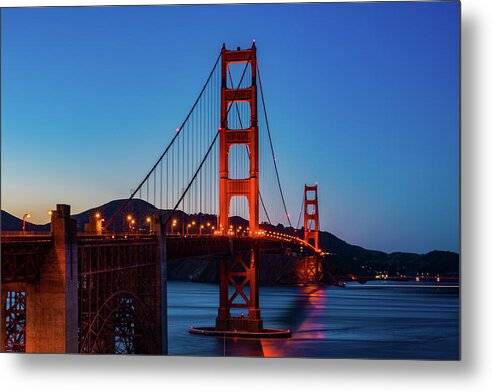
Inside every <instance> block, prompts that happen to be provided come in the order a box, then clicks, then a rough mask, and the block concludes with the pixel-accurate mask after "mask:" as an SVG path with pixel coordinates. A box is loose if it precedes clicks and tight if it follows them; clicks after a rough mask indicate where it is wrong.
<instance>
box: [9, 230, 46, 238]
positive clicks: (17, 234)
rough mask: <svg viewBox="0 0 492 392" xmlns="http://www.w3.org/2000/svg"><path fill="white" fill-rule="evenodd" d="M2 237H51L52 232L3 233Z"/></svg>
mask: <svg viewBox="0 0 492 392" xmlns="http://www.w3.org/2000/svg"><path fill="white" fill-rule="evenodd" d="M0 235H1V236H2V237H4V236H6V237H7V236H10V237H15V236H23V237H28V236H50V235H51V232H49V231H1V232H0Z"/></svg>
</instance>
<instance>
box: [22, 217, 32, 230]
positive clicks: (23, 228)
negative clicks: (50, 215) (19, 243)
mask: <svg viewBox="0 0 492 392" xmlns="http://www.w3.org/2000/svg"><path fill="white" fill-rule="evenodd" d="M30 217H31V213H30V212H28V213H27V214H24V216H23V217H22V231H26V221H27V219H29V218H30Z"/></svg>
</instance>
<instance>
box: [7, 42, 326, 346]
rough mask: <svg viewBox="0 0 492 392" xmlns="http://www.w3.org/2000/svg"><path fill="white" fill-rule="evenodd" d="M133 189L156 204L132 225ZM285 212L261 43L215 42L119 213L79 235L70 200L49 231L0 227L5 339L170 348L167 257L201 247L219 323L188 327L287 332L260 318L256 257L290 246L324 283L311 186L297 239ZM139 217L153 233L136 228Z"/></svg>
mask: <svg viewBox="0 0 492 392" xmlns="http://www.w3.org/2000/svg"><path fill="white" fill-rule="evenodd" d="M258 93H259V94H258ZM258 95H259V96H260V100H259V101H258ZM258 106H260V110H258ZM259 124H263V125H264V128H265V130H266V132H263V133H260V132H259V128H260V127H259ZM263 125H262V127H263ZM263 134H264V135H265V136H266V138H265V139H266V140H263V138H262V137H261V135H263ZM260 168H261V170H260ZM272 179H273V181H272ZM275 192H278V193H277V195H278V198H279V200H277V202H273V203H270V204H269V201H270V200H268V199H267V197H266V196H267V195H268V196H271V195H273V194H274V193H275ZM132 199H140V200H145V201H146V202H148V203H150V204H152V205H153V206H155V207H156V208H158V210H157V211H158V213H155V214H153V215H152V216H147V217H145V222H137V221H136V220H135V219H134V217H133V215H132V211H131V208H130V206H131V202H132ZM272 206H273V210H274V213H273V214H272V209H271V207H272ZM279 206H280V207H279ZM281 215H284V218H285V222H286V225H287V226H288V228H292V223H291V220H290V215H289V214H288V212H287V207H286V203H285V198H284V192H283V189H282V185H281V181H280V176H279V172H278V167H277V161H276V157H275V150H274V144H273V140H272V136H271V131H270V123H269V121H268V114H267V106H266V100H265V96H264V93H263V85H262V80H261V73H260V67H259V64H258V62H257V49H256V45H255V43H254V42H253V44H252V46H251V47H250V48H248V49H240V48H237V49H235V50H228V49H226V47H225V45H223V46H222V49H221V51H220V53H219V55H218V56H217V59H216V60H215V62H214V65H213V67H212V69H211V71H210V73H209V75H208V77H207V79H206V80H205V83H204V84H203V86H202V88H201V90H200V92H199V94H198V96H197V98H196V99H195V101H194V102H193V105H192V106H191V109H190V110H189V112H188V114H187V115H186V116H185V118H184V120H183V122H182V123H181V125H180V126H179V127H178V128H177V129H176V133H175V134H174V136H173V137H172V139H171V141H170V142H169V144H168V145H167V146H166V147H165V149H164V150H163V152H162V154H161V155H160V156H159V157H158V159H157V160H156V162H155V163H154V164H153V165H152V166H151V168H150V170H149V171H148V172H147V173H146V174H145V176H144V177H143V178H142V180H141V181H140V182H139V183H138V185H137V187H136V188H135V189H134V190H133V191H132V192H131V195H130V196H129V198H128V199H126V200H125V201H124V202H123V203H121V204H120V206H119V208H118V209H117V211H116V212H114V213H112V214H111V216H107V217H106V216H103V214H102V213H101V212H97V213H95V214H93V215H92V216H91V217H90V218H89V223H88V224H87V225H86V228H85V230H84V232H79V231H77V226H76V223H75V221H74V220H73V219H72V218H71V216H70V206H69V205H65V204H59V205H57V208H56V209H55V210H53V211H52V213H51V231H50V232H47V233H36V234H33V233H26V232H20V233H6V232H3V233H2V251H1V252H2V261H1V268H2V269H1V272H2V292H1V294H2V308H1V311H2V314H1V323H0V328H1V329H0V332H1V339H0V349H1V351H21V352H22V351H26V352H70V353H72V352H80V353H148V354H167V322H168V321H167V288H166V287H167V286H166V285H167V265H166V263H167V261H168V260H173V259H180V260H182V262H186V258H190V257H194V256H198V255H200V256H203V255H210V256H213V257H215V258H216V259H217V262H218V266H219V282H218V283H219V306H218V311H217V317H216V320H215V323H213V321H212V320H211V324H214V325H210V326H195V327H192V328H191V329H190V332H191V333H194V334H201V335H213V336H241V337H256V338H261V337H269V338H275V337H278V338H288V337H290V334H291V332H290V331H289V330H282V329H272V328H267V327H265V326H264V325H263V321H262V317H261V311H260V301H259V268H260V259H261V256H262V255H263V254H286V253H289V254H295V255H297V256H298V257H299V266H300V268H299V276H298V281H299V282H300V283H313V282H315V283H316V282H320V281H321V279H322V275H323V269H324V268H323V256H324V255H326V253H325V252H323V251H322V250H321V249H320V246H319V234H318V232H319V212H318V187H317V185H305V187H304V194H303V203H302V206H301V211H300V214H299V220H300V217H301V215H304V221H303V223H304V225H303V230H302V235H300V234H299V231H296V230H294V231H292V230H291V231H283V230H280V229H273V228H274V227H275V226H273V223H272V220H271V217H272V216H273V217H279V216H281ZM205 216H206V217H207V224H206V225H205V221H204V218H203V217H205ZM190 217H195V218H193V220H190ZM210 217H213V219H215V221H212V222H210ZM233 217H241V218H242V221H243V222H244V223H243V224H242V225H237V224H236V225H234V224H232V220H231V219H232V218H233ZM178 220H179V221H180V224H181V229H177V228H176V226H177V222H178ZM299 220H298V222H297V228H298V226H299ZM260 222H263V223H260ZM141 223H144V224H146V225H148V230H147V231H142V230H136V227H138V226H139V224H141ZM185 229H186V230H185ZM238 311H240V313H238Z"/></svg>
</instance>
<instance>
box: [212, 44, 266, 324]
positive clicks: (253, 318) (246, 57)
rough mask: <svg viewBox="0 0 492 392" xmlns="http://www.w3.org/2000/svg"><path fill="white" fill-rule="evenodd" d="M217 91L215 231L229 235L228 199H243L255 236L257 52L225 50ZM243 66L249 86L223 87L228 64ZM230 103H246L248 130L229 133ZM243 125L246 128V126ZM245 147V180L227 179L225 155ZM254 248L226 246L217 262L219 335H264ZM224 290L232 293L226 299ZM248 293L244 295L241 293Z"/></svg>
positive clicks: (225, 85)
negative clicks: (233, 311)
mask: <svg viewBox="0 0 492 392" xmlns="http://www.w3.org/2000/svg"><path fill="white" fill-rule="evenodd" d="M221 59H222V88H221V94H220V100H221V109H220V130H219V137H220V164H219V171H220V172H219V175H220V184H219V185H220V189H219V203H220V204H219V227H220V230H221V231H222V232H223V233H224V232H226V231H227V230H228V229H229V206H230V202H231V199H232V197H234V196H245V197H246V198H247V199H248V205H249V229H250V232H251V233H252V234H253V235H254V234H255V233H256V232H257V230H258V226H259V225H258V224H259V216H258V213H259V204H258V202H259V199H258V198H259V196H258V195H259V193H258V174H259V168H258V117H257V100H256V98H257V92H256V46H255V44H254V43H253V45H252V47H251V48H250V49H246V50H240V49H239V48H238V50H227V49H226V48H225V46H223V47H222V56H221ZM238 63H239V64H241V63H242V64H245V67H248V66H249V67H251V85H250V86H246V87H241V86H240V85H239V84H240V82H241V81H239V84H238V86H237V88H234V87H233V86H231V88H228V87H227V75H228V72H229V69H228V68H229V65H230V64H238ZM243 75H244V72H243ZM235 102H247V103H248V104H249V107H250V113H251V115H250V117H251V118H250V121H249V127H248V128H247V129H239V130H238V129H231V128H230V127H229V122H228V114H229V111H230V110H231V106H232V105H233V104H234V103H235ZM247 120H248V119H246V124H248V121H247ZM240 144H243V145H246V146H247V147H248V149H249V158H250V165H249V177H248V178H244V179H232V178H230V175H229V174H230V171H229V151H230V148H231V146H233V145H240ZM258 256H259V253H258V245H257V244H256V243H255V242H253V247H252V249H250V250H247V251H244V250H243V251H239V250H237V249H234V242H233V241H232V240H231V256H230V257H226V258H223V259H222V260H221V262H220V282H219V283H220V305H219V312H218V315H217V321H216V328H217V330H221V331H228V330H229V331H230V330H243V331H249V332H259V331H261V330H262V329H263V322H262V320H261V317H260V306H259V294H258V280H259V276H258V268H257V267H258V266H257V263H258ZM229 285H231V286H232V289H233V290H232V291H233V292H232V293H229ZM246 287H248V288H249V292H248V291H247V290H245V288H246ZM233 308H240V309H241V308H243V309H247V312H248V313H247V315H246V316H245V315H241V316H240V317H238V316H237V315H236V316H235V315H232V314H231V309H233Z"/></svg>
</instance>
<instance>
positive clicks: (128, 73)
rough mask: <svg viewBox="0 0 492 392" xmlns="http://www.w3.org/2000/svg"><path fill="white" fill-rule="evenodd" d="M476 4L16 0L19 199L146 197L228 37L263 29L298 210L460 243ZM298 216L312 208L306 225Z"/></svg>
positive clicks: (11, 65)
mask: <svg viewBox="0 0 492 392" xmlns="http://www.w3.org/2000/svg"><path fill="white" fill-rule="evenodd" d="M459 15H460V9H459V4H458V3H457V2H455V1H449V2H423V3H353V4H343V3H331V4H329V3H328V4H305V5H241V6H238V5H217V6H161V7H101V8H90V7H89V8H31V9H26V8H23V9H2V16H1V29H2V31H1V33H2V39H1V44H2V59H1V66H2V75H1V77H2V80H1V82H2V84H1V98H2V100H1V114H2V117H1V127H2V162H1V163H2V172H1V174H2V179H1V180H2V183H1V185H2V209H4V210H7V211H9V212H10V213H13V214H15V215H17V216H22V214H23V213H24V212H25V211H31V212H32V213H33V217H32V221H33V222H36V223H44V222H46V221H47V220H48V215H47V211H48V209H50V208H54V205H55V204H56V203H57V202H64V203H68V204H71V205H72V210H73V211H74V212H80V211H82V210H85V209H87V208H90V207H94V206H96V205H99V204H102V203H105V202H107V201H109V200H112V199H115V198H122V197H126V196H128V193H129V191H130V189H131V188H132V187H134V186H135V182H136V181H137V179H140V178H141V177H142V175H143V174H144V173H145V171H146V170H147V169H148V168H149V166H150V165H151V164H152V163H153V161H154V160H155V158H156V157H157V155H158V153H159V152H160V151H161V150H162V148H163V146H164V145H165V144H167V142H168V141H169V139H170V137H171V136H172V133H173V132H174V130H175V129H176V126H177V125H178V124H179V123H180V121H181V120H182V119H183V116H184V115H185V114H186V111H187V110H188V109H189V106H190V104H191V103H192V100H193V99H194V97H195V96H196V94H197V92H198V91H197V90H198V89H199V88H200V86H201V85H202V83H203V80H204V78H205V77H206V74H207V72H208V71H209V69H210V66H211V64H212V63H213V61H214V60H215V57H216V54H217V52H218V50H219V49H220V46H221V43H222V42H226V44H227V46H228V47H229V48H235V47H236V46H241V47H247V46H249V45H250V43H251V41H252V40H253V39H256V43H257V46H258V56H259V61H260V64H261V72H262V77H263V81H264V85H265V89H266V91H265V94H266V95H267V97H268V104H269V109H268V110H269V117H270V123H271V127H272V132H273V138H274V141H275V148H276V153H277V156H278V164H279V170H280V175H281V177H282V182H283V184H284V187H285V191H286V194H287V204H288V208H289V210H290V211H291V212H290V214H291V216H295V220H297V213H298V210H299V203H300V200H301V197H302V190H303V184H304V183H312V182H318V183H319V187H320V214H321V227H322V229H324V230H329V231H331V232H333V233H334V234H335V235H337V236H339V237H341V238H342V239H344V240H346V241H348V242H350V243H353V244H357V245H361V246H364V247H368V248H373V249H380V250H386V251H396V250H401V251H414V252H427V251H430V250H432V249H443V250H454V251H457V250H458V249H459V193H458V192H459ZM294 223H295V222H294Z"/></svg>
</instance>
